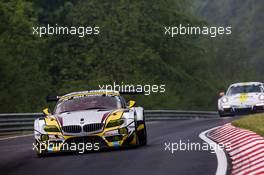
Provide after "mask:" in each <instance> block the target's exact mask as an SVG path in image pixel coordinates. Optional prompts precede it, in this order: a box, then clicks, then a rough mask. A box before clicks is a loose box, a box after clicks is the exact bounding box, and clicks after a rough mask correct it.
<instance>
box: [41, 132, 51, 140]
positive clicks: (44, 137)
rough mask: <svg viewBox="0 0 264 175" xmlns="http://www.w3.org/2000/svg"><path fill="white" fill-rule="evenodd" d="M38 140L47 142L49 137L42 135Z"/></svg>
mask: <svg viewBox="0 0 264 175" xmlns="http://www.w3.org/2000/svg"><path fill="white" fill-rule="evenodd" d="M40 139H41V141H47V140H49V136H48V135H45V134H43V135H41V137H40Z"/></svg>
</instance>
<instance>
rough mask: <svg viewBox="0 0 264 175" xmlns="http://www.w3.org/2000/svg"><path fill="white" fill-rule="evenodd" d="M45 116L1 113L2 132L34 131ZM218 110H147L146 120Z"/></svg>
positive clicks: (210, 114)
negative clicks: (38, 120) (36, 120)
mask: <svg viewBox="0 0 264 175" xmlns="http://www.w3.org/2000/svg"><path fill="white" fill-rule="evenodd" d="M42 116H44V115H43V114H42V113H9V114H0V134H2V135H3V134H8V133H10V132H21V131H33V125H34V119H36V118H39V117H42ZM214 117H218V113H217V112H209V111H177V110H145V119H146V121H168V120H179V119H193V118H214Z"/></svg>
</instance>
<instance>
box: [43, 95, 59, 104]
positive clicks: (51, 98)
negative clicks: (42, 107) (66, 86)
mask: <svg viewBox="0 0 264 175" xmlns="http://www.w3.org/2000/svg"><path fill="white" fill-rule="evenodd" d="M60 98H61V96H56V95H49V96H47V97H46V101H47V102H56V101H59V99H60Z"/></svg>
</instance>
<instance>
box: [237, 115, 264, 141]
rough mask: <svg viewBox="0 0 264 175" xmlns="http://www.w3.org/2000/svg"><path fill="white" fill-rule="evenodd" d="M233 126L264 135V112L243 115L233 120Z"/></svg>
mask: <svg viewBox="0 0 264 175" xmlns="http://www.w3.org/2000/svg"><path fill="white" fill-rule="evenodd" d="M232 125H233V126H236V127H239V128H244V129H247V130H251V131H253V132H255V133H257V134H259V135H261V136H262V137H264V114H255V115H249V116H245V117H242V118H240V119H238V120H234V121H233V122H232Z"/></svg>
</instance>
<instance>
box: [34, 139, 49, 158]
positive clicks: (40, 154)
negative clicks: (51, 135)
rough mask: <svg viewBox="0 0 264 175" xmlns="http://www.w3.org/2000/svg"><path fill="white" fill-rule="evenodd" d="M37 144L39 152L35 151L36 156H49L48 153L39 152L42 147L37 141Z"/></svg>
mask: <svg viewBox="0 0 264 175" xmlns="http://www.w3.org/2000/svg"><path fill="white" fill-rule="evenodd" d="M35 144H36V145H37V149H38V150H35V153H36V155H37V157H45V156H47V153H46V152H44V151H43V152H40V151H39V150H40V149H41V148H40V147H41V145H40V144H39V142H38V141H37V140H35Z"/></svg>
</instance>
